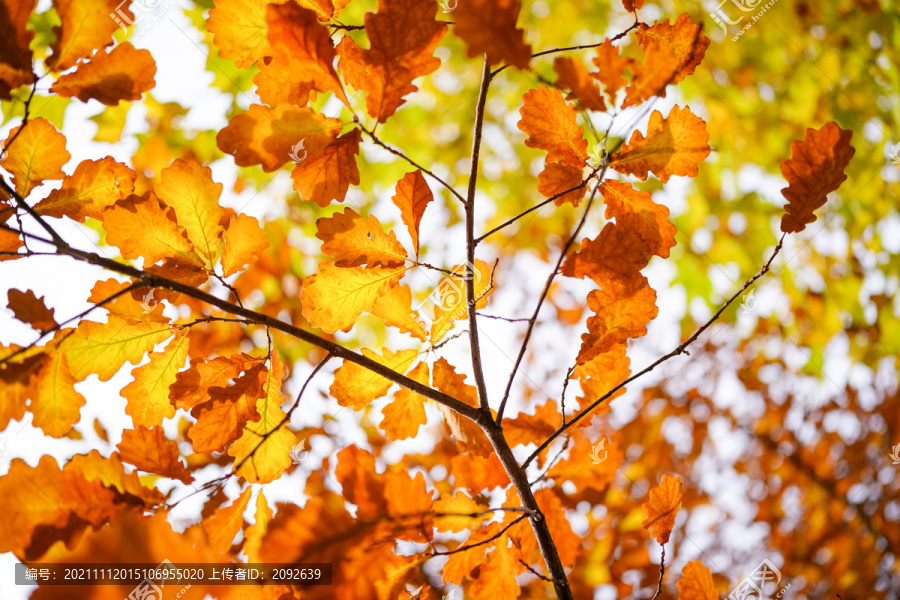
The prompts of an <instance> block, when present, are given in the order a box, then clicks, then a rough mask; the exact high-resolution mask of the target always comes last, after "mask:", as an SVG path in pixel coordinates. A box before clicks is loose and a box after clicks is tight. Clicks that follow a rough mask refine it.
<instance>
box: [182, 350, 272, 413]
mask: <svg viewBox="0 0 900 600" xmlns="http://www.w3.org/2000/svg"><path fill="white" fill-rule="evenodd" d="M259 362H261V359H259V358H256V357H253V356H250V355H249V354H235V355H234V356H219V357H217V358H214V359H212V360H204V359H201V358H197V359H194V360H192V361H191V366H190V367H189V368H188V369H187V370H186V371H182V372H181V373H178V374H177V375H176V377H175V381H173V382H172V383H171V384H170V385H169V386H168V390H169V399H170V400H171V402H172V405H173V406H175V408H183V409H186V410H190V409H193V408H194V407H195V406H200V405H201V404H203V403H205V402H207V401H209V399H210V392H209V390H210V388H211V387H214V386H219V387H221V386H225V385H228V380H230V379H235V378H237V377H238V375H240V374H241V372H242V371H244V370H245V368H246V369H250V368H252V367H253V365H254V364H256V363H259ZM181 366H182V365H180V364H179V368H180V367H181Z"/></svg>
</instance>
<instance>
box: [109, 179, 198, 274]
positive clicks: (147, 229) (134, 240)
mask: <svg viewBox="0 0 900 600" xmlns="http://www.w3.org/2000/svg"><path fill="white" fill-rule="evenodd" d="M100 219H101V220H102V221H103V229H104V230H105V231H106V243H107V244H111V245H113V246H117V247H118V248H119V251H120V252H121V253H122V256H123V257H124V258H127V259H129V260H137V259H138V258H141V257H143V259H144V265H148V266H149V265H151V264H153V263H156V262H158V261H160V260H164V259H166V258H178V259H183V260H185V261H187V262H190V263H193V264H196V265H197V266H198V267H202V266H203V265H204V262H203V259H202V258H200V257H199V256H198V255H197V253H196V252H194V245H193V244H191V242H190V241H189V240H188V238H187V231H186V230H185V229H184V227H182V226H180V225H179V224H178V223H177V222H176V221H175V211H174V210H172V209H171V208H169V207H168V206H166V205H164V204H163V203H162V202H160V201H159V198H157V197H156V194H154V193H153V192H148V193H147V194H145V195H144V196H140V197H139V196H134V195H132V196H129V197H128V198H126V199H125V200H120V201H118V202H116V203H115V204H114V205H113V206H112V207H110V208H108V209H106V210H105V211H103V213H101V215H100Z"/></svg>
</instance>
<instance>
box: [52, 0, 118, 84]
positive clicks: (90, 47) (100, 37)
mask: <svg viewBox="0 0 900 600" xmlns="http://www.w3.org/2000/svg"><path fill="white" fill-rule="evenodd" d="M53 6H54V8H56V12H57V14H59V20H60V21H61V22H62V24H61V25H59V26H57V27H54V28H53V32H54V33H55V34H56V40H55V41H54V42H53V44H52V45H51V49H52V50H53V54H52V55H51V56H50V59H49V60H48V61H47V66H48V67H50V69H52V70H54V71H65V70H66V69H68V68H69V67H72V66H74V65H75V63H76V62H77V61H78V59H79V58H87V57H89V56H91V54H92V53H93V51H94V50H95V49H97V48H104V47H106V46H109V45H110V44H112V43H113V33H115V32H116V31H117V30H118V29H119V22H122V23H126V22H127V23H133V22H134V13H133V12H132V11H131V10H130V9H129V7H128V4H125V5H124V6H123V3H122V2H121V0H54V1H53ZM110 15H112V16H110ZM122 16H125V17H126V18H124V19H123V18H122ZM117 21H118V22H117Z"/></svg>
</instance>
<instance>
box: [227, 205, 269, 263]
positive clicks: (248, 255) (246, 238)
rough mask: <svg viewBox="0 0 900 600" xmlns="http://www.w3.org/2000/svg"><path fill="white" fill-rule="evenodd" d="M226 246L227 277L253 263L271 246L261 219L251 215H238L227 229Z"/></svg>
mask: <svg viewBox="0 0 900 600" xmlns="http://www.w3.org/2000/svg"><path fill="white" fill-rule="evenodd" d="M224 237H225V247H224V248H223V250H222V271H223V275H224V276H225V277H228V276H230V275H234V274H235V273H237V272H238V271H242V270H244V268H246V267H248V266H250V265H252V264H253V263H255V262H256V261H257V260H259V255H260V254H261V253H262V252H263V250H265V249H266V248H268V247H269V242H267V241H266V235H265V232H264V231H263V230H262V227H260V226H259V221H257V220H256V218H254V217H251V216H250V215H238V216H237V217H235V218H234V219H232V220H231V223H230V224H229V225H228V229H226V230H225V236H224Z"/></svg>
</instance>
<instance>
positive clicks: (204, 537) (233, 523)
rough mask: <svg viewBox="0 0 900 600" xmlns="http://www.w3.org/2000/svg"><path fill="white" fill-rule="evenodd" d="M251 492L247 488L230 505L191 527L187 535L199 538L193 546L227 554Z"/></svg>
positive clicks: (241, 520)
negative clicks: (195, 535)
mask: <svg viewBox="0 0 900 600" xmlns="http://www.w3.org/2000/svg"><path fill="white" fill-rule="evenodd" d="M251 492H253V488H252V487H250V486H247V487H246V488H245V489H244V491H243V492H241V495H240V496H238V497H237V498H235V499H234V501H233V502H232V503H231V504H229V505H228V506H222V507H219V508H217V509H216V510H215V512H213V513H212V514H210V515H209V516H207V517H205V518H204V519H203V520H202V521H201V522H200V523H199V524H198V525H194V526H193V527H191V530H192V531H190V530H189V531H188V532H187V533H188V534H191V533H196V534H198V535H197V537H198V538H199V539H198V540H197V541H196V542H195V545H197V546H199V547H201V548H209V550H211V551H212V552H214V553H216V554H227V553H228V552H229V550H230V549H231V545H232V542H234V538H235V536H237V534H238V532H239V531H240V530H241V527H242V526H243V525H244V519H243V516H242V515H243V514H244V511H245V510H246V509H247V503H248V502H249V501H250V494H251Z"/></svg>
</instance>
